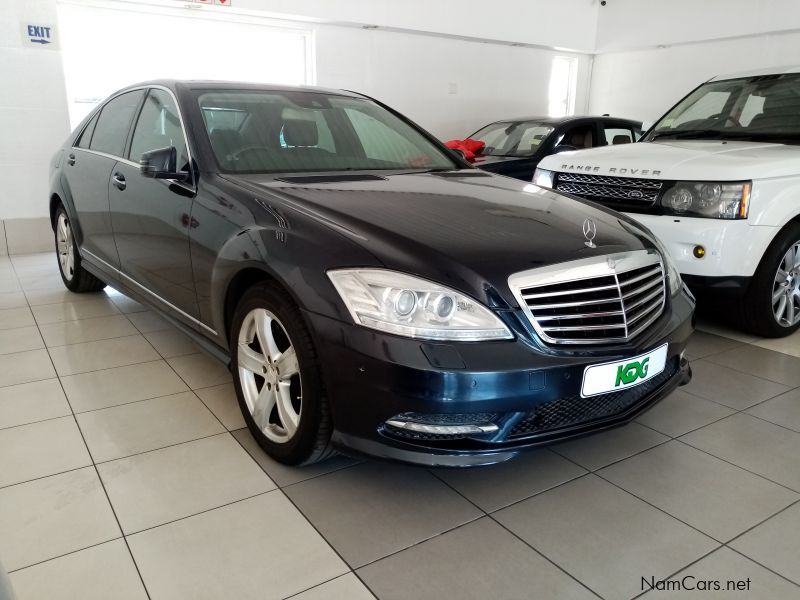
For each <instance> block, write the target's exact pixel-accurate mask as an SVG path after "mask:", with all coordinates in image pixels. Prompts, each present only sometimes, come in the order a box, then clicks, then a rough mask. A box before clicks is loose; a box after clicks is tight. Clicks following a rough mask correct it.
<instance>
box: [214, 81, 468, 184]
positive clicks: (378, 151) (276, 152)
mask: <svg viewBox="0 0 800 600" xmlns="http://www.w3.org/2000/svg"><path fill="white" fill-rule="evenodd" d="M199 103H200V109H201V110H202V114H203V118H204V120H205V126H206V132H207V133H208V138H209V141H210V142H211V148H212V150H213V151H214V156H215V157H216V159H217V162H218V163H219V165H220V167H221V168H222V170H223V171H225V172H238V173H295V172H314V171H362V170H397V169H453V168H455V166H456V165H455V163H454V162H453V161H452V160H451V158H450V157H449V155H448V154H446V153H445V152H444V151H443V150H442V149H441V148H440V147H438V146H436V145H435V144H433V143H431V142H430V141H429V140H428V139H427V138H426V137H425V136H424V135H423V134H422V133H421V132H419V131H418V130H416V129H415V128H414V127H412V126H411V125H409V124H408V123H406V122H405V121H403V120H402V119H400V118H398V117H397V116H395V115H394V114H392V113H391V112H390V111H388V110H386V109H384V108H382V107H380V106H379V105H377V104H375V103H374V102H371V101H369V100H366V99H363V98H354V97H348V96H338V95H328V94H322V93H316V92H279V91H271V92H266V91H263V92H262V91H242V90H230V91H214V92H206V93H202V94H200V96H199Z"/></svg>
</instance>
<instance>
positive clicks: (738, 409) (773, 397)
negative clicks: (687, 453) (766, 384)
mask: <svg viewBox="0 0 800 600" xmlns="http://www.w3.org/2000/svg"><path fill="white" fill-rule="evenodd" d="M770 383H775V382H774V381H770ZM781 385H784V384H781ZM687 387H688V386H687ZM798 387H800V386H797V387H792V388H789V389H787V390H784V391H782V392H779V393H777V394H775V395H774V396H770V397H769V398H765V399H764V400H759V401H758V402H756V403H755V404H752V405H750V406H748V407H747V408H736V407H733V406H730V405H728V404H723V403H722V402H720V401H719V400H714V399H712V398H706V397H705V396H701V395H700V394H698V393H697V392H692V391H690V390H688V389H686V390H682V391H683V392H684V393H686V394H689V395H690V396H692V397H693V398H699V399H700V400H705V401H706V402H713V403H714V404H716V405H717V406H723V407H725V408H727V409H729V410H732V411H734V412H737V413H738V412H743V411H745V410H748V409H751V408H753V406H758V405H759V404H763V403H764V402H768V401H770V400H774V399H775V398H777V397H778V396H783V395H784V394H788V393H789V392H793V391H795V390H797V389H798ZM728 416H730V415H728Z"/></svg>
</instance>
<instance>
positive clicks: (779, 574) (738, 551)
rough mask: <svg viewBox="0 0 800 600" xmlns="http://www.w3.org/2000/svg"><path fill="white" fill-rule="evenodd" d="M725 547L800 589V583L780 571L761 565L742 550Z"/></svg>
mask: <svg viewBox="0 0 800 600" xmlns="http://www.w3.org/2000/svg"><path fill="white" fill-rule="evenodd" d="M725 547H726V548H727V549H728V550H730V551H731V552H735V553H736V554H738V555H739V556H742V557H744V558H746V559H747V560H749V561H750V562H754V563H755V564H757V565H758V566H759V567H761V568H762V569H765V570H767V571H769V572H770V573H772V574H773V575H777V576H778V577H780V578H781V579H783V580H784V581H788V582H789V583H791V584H794V585H796V586H797V587H799V588H800V581H795V580H793V579H789V577H787V576H786V575H782V574H781V573H779V572H778V571H776V570H775V569H773V568H772V567H768V566H767V565H765V564H763V563H761V562H759V561H757V560H756V559H754V558H753V557H752V556H748V555H747V554H745V553H744V552H742V551H741V550H737V549H736V548H733V547H731V546H729V545H727V544H725Z"/></svg>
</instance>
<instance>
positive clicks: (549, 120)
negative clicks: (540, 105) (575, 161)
mask: <svg viewBox="0 0 800 600" xmlns="http://www.w3.org/2000/svg"><path fill="white" fill-rule="evenodd" d="M585 120H591V121H603V122H605V121H626V122H628V123H632V124H635V125H641V124H642V122H641V121H637V120H635V119H626V118H624V117H612V116H605V115H603V116H601V117H597V116H593V115H571V116H569V117H535V116H534V117H515V118H512V119H498V120H497V121H492V122H491V123H487V124H486V125H494V124H495V123H516V122H518V121H539V122H540V123H544V124H546V125H552V126H553V127H558V126H559V125H564V124H568V123H570V122H573V121H585ZM486 125H484V127H486ZM481 129H483V127H482V128H481Z"/></svg>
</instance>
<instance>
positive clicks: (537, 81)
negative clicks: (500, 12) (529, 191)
mask: <svg viewBox="0 0 800 600" xmlns="http://www.w3.org/2000/svg"><path fill="white" fill-rule="evenodd" d="M316 35H317V39H316V45H317V83H318V84H319V85H321V86H325V87H333V88H345V89H350V90H355V91H358V92H362V93H364V94H367V95H369V96H373V97H374V98H377V99H378V100H380V101H381V102H385V103H386V104H388V105H390V106H391V107H392V108H395V109H397V110H399V111H400V112H401V113H403V114H405V115H407V116H408V117H409V118H411V119H412V120H414V121H416V122H417V123H418V124H420V125H421V126H422V127H424V128H426V129H428V130H429V131H430V132H431V133H433V134H434V135H436V136H438V137H440V138H442V139H452V138H463V137H464V136H466V135H469V134H470V133H472V132H474V131H475V130H477V129H479V128H480V127H482V126H483V125H486V124H487V123H490V122H491V121H493V120H496V119H501V118H508V117H515V116H528V115H546V114H547V109H548V96H547V93H548V83H549V81H550V70H551V67H552V60H553V57H554V56H557V55H559V54H560V55H563V56H571V55H569V54H565V53H556V52H553V51H546V50H539V49H535V48H525V47H522V48H520V47H512V46H502V45H497V44H484V43H479V42H467V41H461V40H453V39H447V38H437V37H430V36H421V35H413V34H405V33H393V32H387V31H380V30H377V31H371V30H363V29H350V28H344V27H333V26H320V27H318V28H317V34H316ZM576 56H578V75H579V80H578V86H577V87H578V90H579V94H578V96H577V97H576V104H575V106H576V111H578V112H581V111H582V110H583V109H584V107H585V102H586V91H587V78H588V74H589V58H588V57H587V56H586V55H576Z"/></svg>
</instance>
